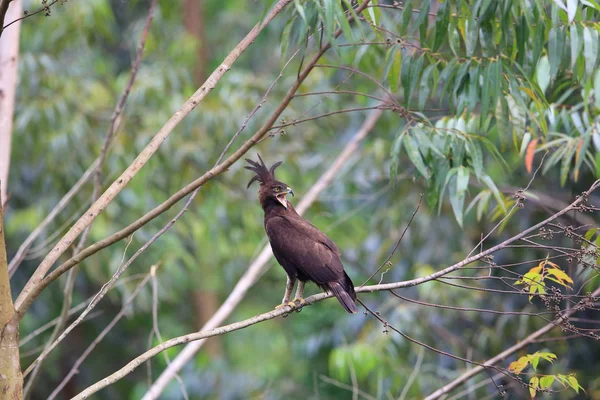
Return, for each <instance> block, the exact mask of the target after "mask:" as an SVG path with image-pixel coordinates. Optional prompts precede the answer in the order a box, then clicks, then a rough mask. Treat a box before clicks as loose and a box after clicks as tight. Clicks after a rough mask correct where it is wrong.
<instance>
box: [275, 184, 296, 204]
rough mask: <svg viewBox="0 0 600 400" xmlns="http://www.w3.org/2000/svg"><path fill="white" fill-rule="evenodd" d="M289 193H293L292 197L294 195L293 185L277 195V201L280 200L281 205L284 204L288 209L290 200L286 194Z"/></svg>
mask: <svg viewBox="0 0 600 400" xmlns="http://www.w3.org/2000/svg"><path fill="white" fill-rule="evenodd" d="M288 193H289V194H291V195H292V197H294V191H293V190H292V188H291V187H286V188H285V190H284V191H283V192H281V193H280V194H278V195H277V201H279V202H280V203H281V205H282V206H284V207H285V208H286V209H287V208H288V202H287V200H286V199H285V195H286V194H288Z"/></svg>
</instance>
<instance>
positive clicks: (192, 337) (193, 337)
mask: <svg viewBox="0 0 600 400" xmlns="http://www.w3.org/2000/svg"><path fill="white" fill-rule="evenodd" d="M598 186H600V181H596V182H595V183H594V184H593V185H592V187H591V188H590V189H589V190H588V191H587V192H584V193H583V195H582V196H580V197H579V198H578V199H577V200H575V201H574V202H573V203H571V204H570V205H569V206H568V207H567V208H565V209H563V210H561V211H560V212H558V213H556V214H554V215H552V216H550V217H549V218H547V219H545V220H544V221H542V222H540V223H539V224H536V225H534V226H532V227H530V228H528V229H526V230H525V231H523V232H521V233H520V234H518V235H515V236H513V237H511V238H509V239H507V240H505V241H504V242H502V243H500V244H498V245H497V246H494V247H492V248H490V249H489V250H486V251H483V252H481V253H479V254H477V255H475V256H471V257H468V258H467V259H465V260H463V261H461V262H459V263H457V264H454V265H453V266H451V267H448V268H446V269H444V270H442V271H439V272H436V273H433V274H430V275H427V276H424V277H421V278H416V279H411V280H408V281H403V282H395V283H388V284H380V285H371V286H363V287H358V288H356V291H357V292H359V293H363V292H366V293H372V292H377V291H384V290H390V289H395V288H401V287H411V286H417V285H420V284H423V283H425V282H428V281H432V280H435V279H437V278H439V277H440V276H442V275H444V274H448V273H450V272H452V271H454V270H456V269H459V268H461V267H463V266H465V265H467V264H469V263H471V262H474V261H476V260H478V259H481V258H483V257H485V256H487V255H489V254H491V253H494V252H496V251H499V250H502V249H504V248H506V247H507V246H508V245H509V244H511V243H513V242H515V241H518V240H520V239H521V238H522V237H523V236H525V235H526V234H527V233H530V232H531V231H533V230H537V229H539V228H541V227H543V226H545V225H547V224H549V223H550V222H552V221H554V220H555V219H557V218H559V217H560V216H561V215H563V214H565V213H567V212H569V211H573V210H575V209H578V208H579V206H580V205H581V204H582V203H584V202H585V201H586V198H587V196H588V195H589V194H591V193H592V192H593V191H594V190H596V189H597V188H598ZM598 294H600V288H598V289H596V291H594V293H593V294H592V297H593V296H597V295H598ZM329 297H332V295H331V294H329V293H319V294H316V295H313V296H310V297H307V298H306V299H305V301H306V303H305V304H306V305H310V304H313V303H315V302H317V301H321V300H324V299H326V298H329ZM296 309H298V307H297V306H296V305H294V306H291V305H287V306H285V307H281V308H279V309H275V310H273V311H269V312H266V313H263V314H259V315H257V316H254V317H252V318H248V319H246V320H244V321H239V322H234V323H232V324H229V325H225V326H222V327H218V328H212V329H208V330H203V331H200V332H195V333H190V334H187V335H183V336H179V337H176V338H173V339H170V340H167V341H166V342H163V343H161V344H159V345H158V346H155V347H153V348H152V349H150V350H148V351H146V352H145V353H143V354H141V355H140V356H138V357H136V358H135V359H133V360H132V361H130V362H129V363H128V364H127V365H125V366H124V367H122V368H121V369H120V370H118V371H116V372H115V373H113V374H111V375H109V376H108V377H106V378H104V379H102V380H100V381H98V382H96V383H95V384H94V385H92V386H90V387H88V388H87V389H86V390H84V391H83V392H81V393H80V394H79V395H77V396H76V397H75V398H74V399H85V398H87V397H88V396H89V395H91V394H93V393H96V392H97V391H98V390H100V389H102V388H104V387H106V386H109V385H111V384H112V383H115V382H117V381H118V380H120V379H122V378H123V377H125V376H126V375H128V374H129V373H131V372H132V371H133V370H135V369H136V368H137V367H139V366H140V365H141V364H143V363H144V362H146V361H147V360H149V359H150V358H152V357H154V356H155V355H157V354H160V353H161V352H163V351H165V350H167V349H169V348H171V347H175V346H178V345H181V344H185V343H188V342H191V341H197V340H201V339H206V338H209V337H213V336H218V335H224V334H226V333H229V332H233V331H236V330H240V329H243V328H247V327H249V326H251V325H255V324H258V323H260V322H263V321H267V320H270V319H274V318H276V317H279V316H283V315H286V314H289V313H290V312H292V311H294V310H296ZM579 309H580V308H579V307H573V308H571V309H570V310H568V311H566V312H564V313H563V314H561V315H560V316H559V317H558V318H560V319H565V318H566V317H568V316H570V315H572V314H573V313H575V312H577V311H578V310H579ZM557 325H558V324H557V322H556V321H553V322H552V323H550V324H548V325H546V326H545V327H544V328H542V329H540V330H538V331H536V332H534V333H533V334H532V335H531V336H530V337H529V338H528V339H529V341H528V340H525V341H523V342H520V343H519V344H517V345H515V346H513V347H511V348H510V349H507V350H506V351H505V352H503V353H501V354H499V355H498V356H496V357H494V358H493V359H491V360H489V361H488V362H486V363H484V364H482V366H481V367H476V368H473V369H472V370H470V371H468V372H467V373H465V374H463V377H464V378H462V377H461V378H462V380H460V381H459V379H460V378H459V379H457V380H456V383H454V382H452V383H451V384H449V385H446V386H445V387H444V388H442V389H440V390H439V391H438V392H439V393H438V392H436V393H434V394H432V395H431V396H430V397H428V399H430V400H432V399H436V398H438V397H439V396H440V395H442V394H444V393H447V392H448V391H449V390H451V389H452V388H454V387H455V386H458V385H459V384H460V383H462V382H464V381H465V380H467V379H468V378H470V377H471V376H473V375H475V374H476V373H478V372H480V371H482V370H483V369H484V368H485V367H486V366H487V365H488V364H489V363H490V361H493V362H497V361H500V360H501V359H503V358H505V357H506V356H508V355H510V354H512V353H513V352H515V351H517V350H518V349H520V348H522V347H523V346H524V345H526V344H527V343H529V342H531V341H533V340H535V339H537V338H538V337H539V336H541V335H543V334H545V333H547V332H549V331H550V330H551V329H552V328H554V327H556V326H557ZM452 385H453V386H452ZM434 395H435V396H434ZM432 396H433V397H432Z"/></svg>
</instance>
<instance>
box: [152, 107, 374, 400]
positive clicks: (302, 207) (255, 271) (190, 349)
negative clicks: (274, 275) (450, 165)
mask: <svg viewBox="0 0 600 400" xmlns="http://www.w3.org/2000/svg"><path fill="white" fill-rule="evenodd" d="M382 114H383V111H382V110H375V111H373V112H372V113H371V114H369V116H368V117H367V119H366V120H365V122H364V123H363V124H362V126H361V127H360V128H359V129H358V130H357V131H356V133H355V135H354V136H353V137H352V139H350V141H349V142H348V144H347V145H346V147H345V148H344V149H343V150H342V152H341V153H340V155H339V156H338V157H337V158H336V159H335V161H334V162H333V164H332V165H331V166H330V167H329V169H328V170H327V171H325V173H324V174H323V175H321V177H320V178H319V179H318V180H317V182H316V183H315V184H314V185H313V186H312V187H311V188H310V190H309V191H308V192H307V193H306V195H305V196H304V198H303V199H302V201H301V202H300V203H299V204H298V207H297V208H296V211H298V213H299V214H300V215H302V214H303V213H304V212H305V211H306V210H307V209H308V207H310V205H311V204H312V203H314V202H315V201H316V200H317V198H318V196H319V194H320V193H321V192H322V191H323V190H325V189H326V188H327V186H328V185H329V184H330V183H331V181H332V180H333V179H334V178H335V177H336V176H338V173H339V171H340V170H341V169H342V167H343V166H344V165H345V164H346V163H347V162H348V160H349V159H350V157H351V156H352V155H353V154H354V153H355V152H356V150H358V148H359V145H360V143H361V142H362V140H363V139H364V138H365V137H366V136H367V135H368V134H369V133H370V132H371V130H372V129H373V128H374V126H375V123H376V122H377V120H378V119H379V117H381V115H382ZM272 254H273V253H272V252H271V247H270V246H269V245H266V246H265V247H264V248H263V250H262V251H261V253H260V255H259V256H258V257H257V258H256V259H255V260H254V261H253V262H252V264H250V266H249V267H248V269H247V271H246V273H245V274H244V275H243V276H242V277H241V278H240V280H239V281H238V283H237V284H236V286H235V287H234V288H233V290H232V292H231V293H230V294H229V296H228V297H227V299H226V300H225V302H223V304H222V305H221V307H219V309H218V310H217V312H216V313H215V314H214V315H213V316H212V317H211V318H210V319H209V320H208V321H207V322H206V323H205V324H204V326H203V327H202V329H201V330H207V329H213V328H215V327H217V326H219V324H222V323H223V322H224V321H225V320H226V319H227V317H229V316H230V315H231V313H232V312H233V310H235V308H236V307H237V305H238V304H239V303H240V302H241V301H242V299H243V298H244V296H245V295H246V293H247V292H248V290H249V289H250V288H251V287H252V286H253V285H254V283H256V281H257V280H258V279H259V278H260V276H261V275H262V274H263V273H264V272H265V271H266V264H267V262H268V261H269V260H270V259H271V255H272ZM203 345H204V341H203V340H200V341H196V342H193V343H190V344H188V345H187V346H186V347H185V348H184V349H183V350H182V351H181V352H180V353H179V354H178V355H177V357H175V359H174V360H173V362H172V363H171V365H170V366H169V367H167V368H166V369H165V370H164V371H163V373H162V374H161V375H160V377H159V378H158V379H157V380H156V382H154V384H153V385H152V387H151V388H150V389H149V390H148V392H146V394H145V395H144V397H143V400H150V399H156V398H158V396H159V395H160V393H162V391H163V390H164V389H165V387H166V386H167V384H168V383H169V382H170V381H171V379H173V378H174V377H175V374H176V373H177V372H178V371H180V370H181V369H182V368H183V366H184V365H185V364H187V363H188V362H189V361H190V360H191V359H192V357H194V355H195V354H196V353H197V352H198V351H199V350H200V348H201V347H202V346H203Z"/></svg>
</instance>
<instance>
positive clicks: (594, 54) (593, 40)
mask: <svg viewBox="0 0 600 400" xmlns="http://www.w3.org/2000/svg"><path fill="white" fill-rule="evenodd" d="M583 57H584V58H585V74H586V76H588V77H591V76H592V74H593V73H594V68H595V67H596V59H597V58H598V31H597V30H596V29H594V28H590V27H587V26H586V27H585V28H583Z"/></svg>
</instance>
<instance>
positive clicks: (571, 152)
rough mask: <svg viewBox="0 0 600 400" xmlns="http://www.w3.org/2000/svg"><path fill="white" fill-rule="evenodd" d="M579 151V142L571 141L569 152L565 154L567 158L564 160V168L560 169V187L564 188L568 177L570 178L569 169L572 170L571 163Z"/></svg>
mask: <svg viewBox="0 0 600 400" xmlns="http://www.w3.org/2000/svg"><path fill="white" fill-rule="evenodd" d="M576 150H577V141H576V140H571V141H569V144H568V148H567V151H566V152H565V156H564V158H563V159H562V166H561V168H560V185H561V186H564V185H565V183H566V182H567V177H568V176H569V169H570V168H571V161H572V160H573V156H574V155H575V151H576Z"/></svg>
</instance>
